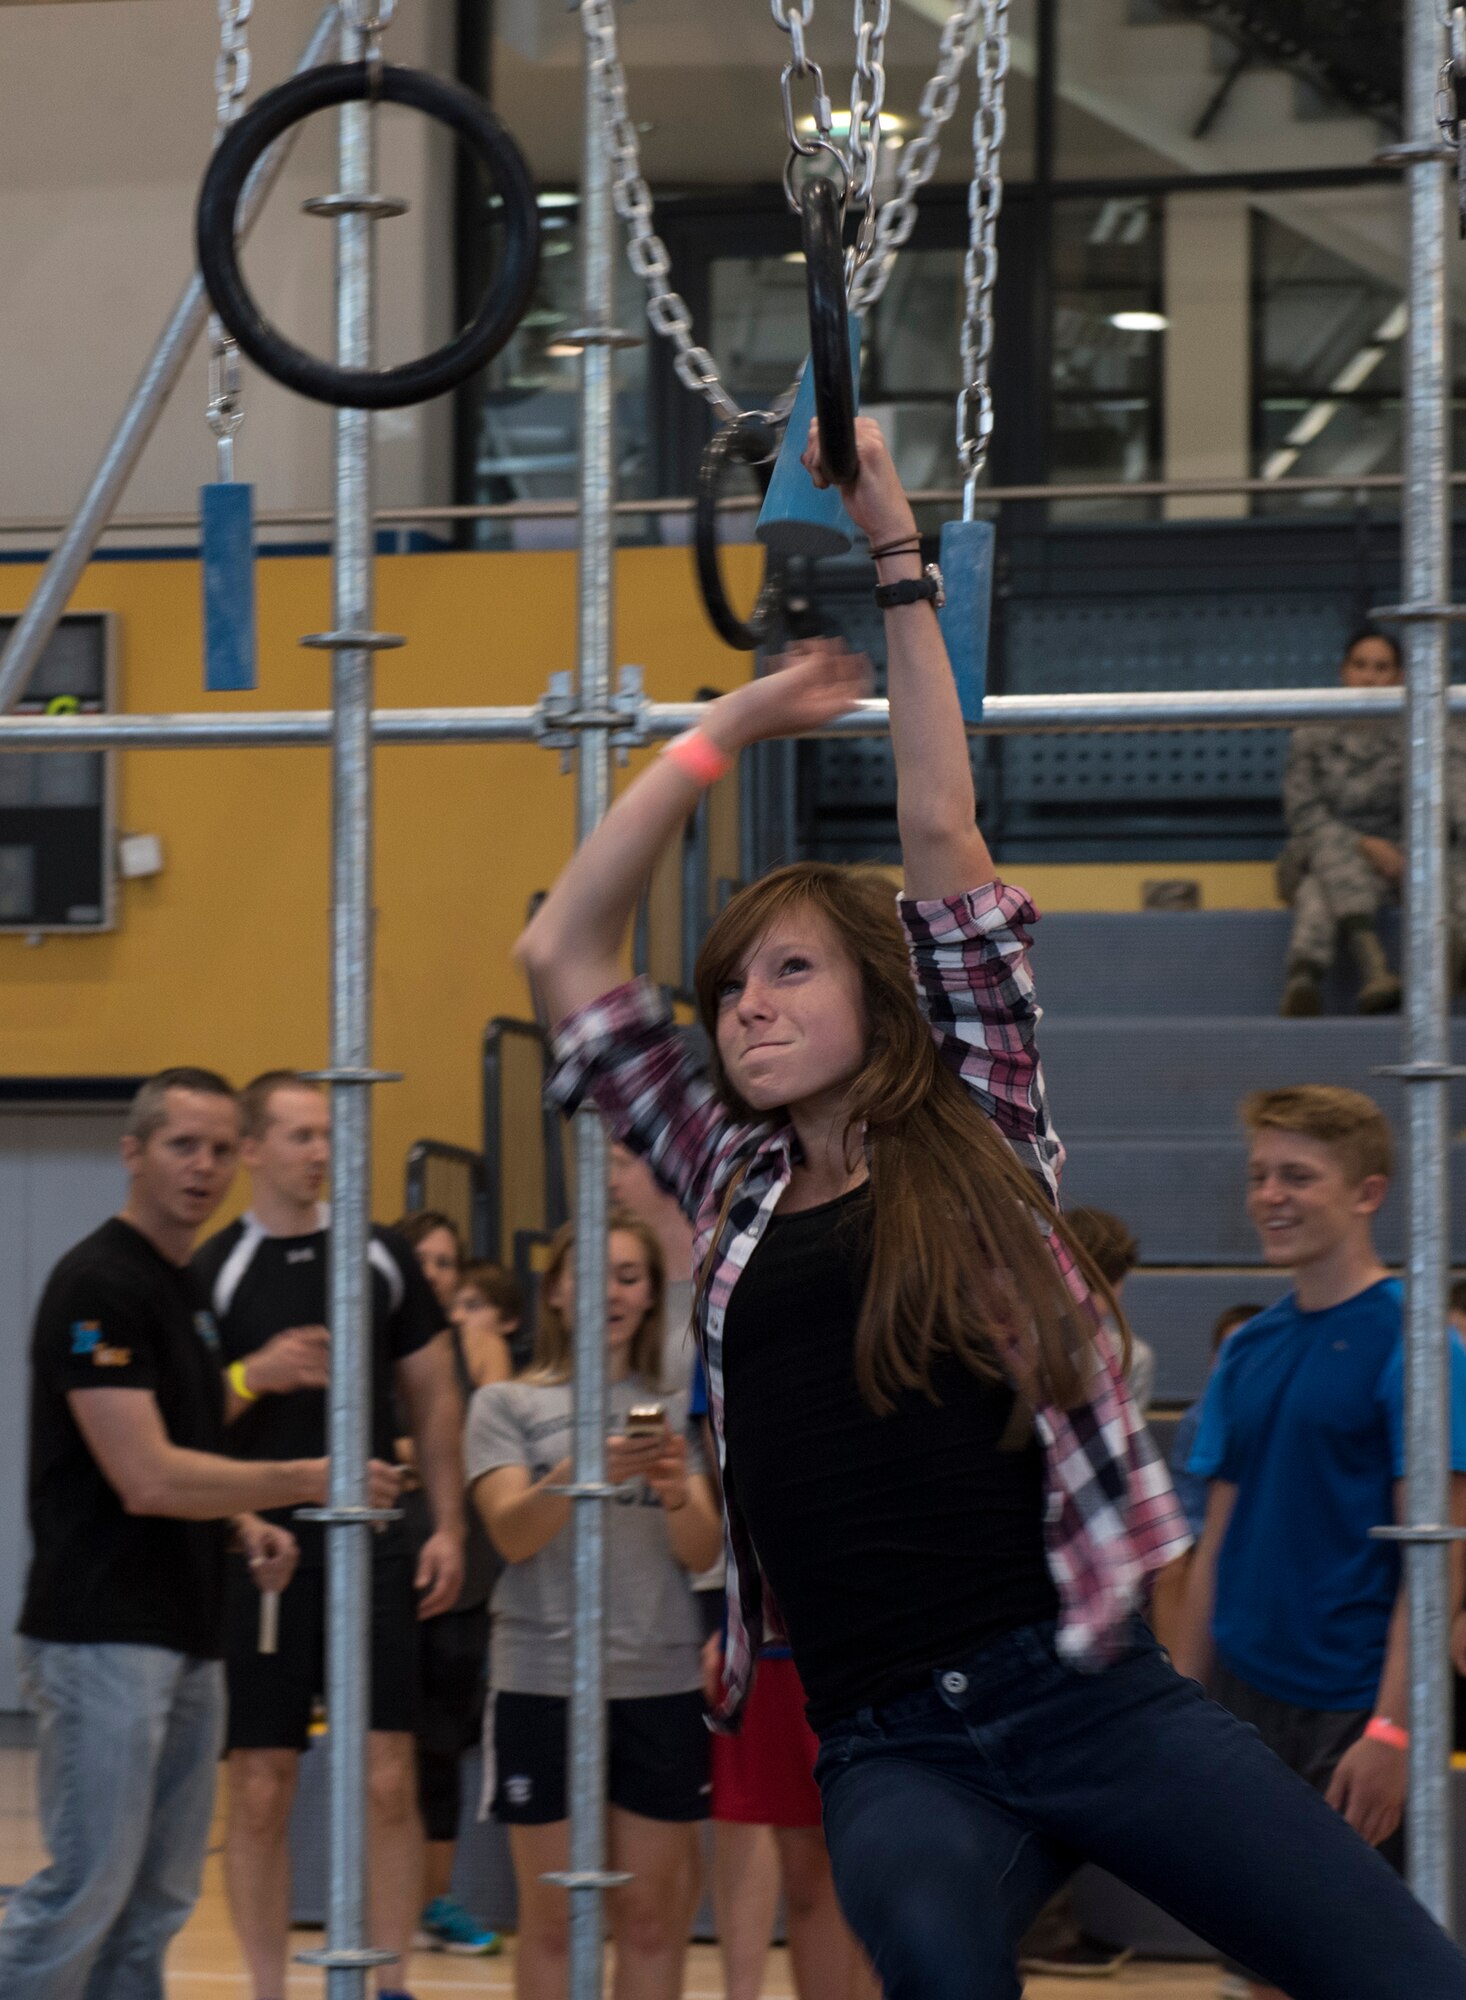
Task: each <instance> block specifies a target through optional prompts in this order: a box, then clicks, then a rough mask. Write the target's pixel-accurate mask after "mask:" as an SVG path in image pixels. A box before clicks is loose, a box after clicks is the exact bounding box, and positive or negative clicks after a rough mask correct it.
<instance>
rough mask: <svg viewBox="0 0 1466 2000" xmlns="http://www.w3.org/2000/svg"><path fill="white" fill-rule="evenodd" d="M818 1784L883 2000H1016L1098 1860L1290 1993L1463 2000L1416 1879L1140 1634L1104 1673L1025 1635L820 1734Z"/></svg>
mask: <svg viewBox="0 0 1466 2000" xmlns="http://www.w3.org/2000/svg"><path fill="white" fill-rule="evenodd" d="M815 1776H816V1778H817V1779H818V1780H819V1785H820V1790H821V1792H822V1794H823V1796H824V1807H825V1837H826V1840H827V1842H828V1844H829V1849H830V1862H831V1866H832V1868H833V1871H834V1877H835V1887H836V1890H837V1892H838V1894H839V1897H840V1902H841V1905H842V1907H843V1908H844V1911H845V1915H846V1917H847V1919H848V1920H849V1923H850V1926H851V1929H852V1930H853V1931H854V1932H855V1934H856V1936H857V1937H858V1938H860V1940H861V1941H862V1943H863V1944H864V1945H865V1947H866V1949H867V1951H868V1952H869V1953H870V1956H871V1959H872V1961H873V1963H874V1965H875V1969H876V1972H877V1974H878V1975H879V1977H880V1980H881V1986H882V1991H883V1993H884V1994H885V2000H973V1996H974V1995H977V1994H981V1995H982V1996H983V2000H1018V1996H1019V1994H1020V1992H1021V1985H1020V1982H1019V1977H1018V1973H1017V1970H1016V1967H1015V1957H1016V1953H1017V1948H1018V1941H1019V1939H1020V1938H1021V1937H1022V1936H1023V1934H1024V1932H1025V1930H1026V1929H1027V1927H1028V1925H1029V1924H1030V1923H1031V1922H1032V1921H1033V1918H1034V1917H1035V1916H1036V1914H1037V1913H1038V1911H1039V1910H1040V1909H1041V1908H1042V1906H1043V1904H1044V1903H1045V1902H1046V1901H1047V1899H1048V1898H1049V1897H1050V1896H1051V1895H1052V1894H1053V1892H1054V1890H1055V1889H1056V1888H1057V1887H1058V1886H1059V1884H1060V1883H1061V1882H1062V1881H1063V1880H1064V1879H1065V1878H1066V1876H1067V1875H1068V1874H1069V1873H1070V1872H1071V1870H1072V1869H1073V1868H1074V1867H1075V1866H1076V1865H1077V1863H1078V1862H1079V1861H1081V1860H1086V1859H1087V1860H1093V1861H1097V1862H1098V1863H1099V1864H1100V1865H1101V1866H1102V1867H1104V1868H1107V1869H1109V1871H1110V1872H1111V1873H1112V1874H1114V1875H1117V1876H1119V1877H1120V1879H1121V1880H1122V1881H1125V1882H1128V1883H1129V1884H1130V1885H1131V1887H1132V1888H1135V1889H1137V1890H1139V1891H1140V1893H1141V1894H1142V1895H1145V1896H1148V1897H1149V1898H1150V1899H1151V1900H1152V1901H1153V1902H1156V1903H1158V1904H1160V1906H1161V1907H1162V1908H1163V1909H1166V1910H1168V1911H1170V1913H1171V1914H1172V1915H1173V1916H1174V1917H1177V1918H1179V1920H1180V1921H1181V1922H1182V1923H1184V1924H1186V1925H1187V1926H1188V1928H1190V1929H1191V1930H1193V1931H1195V1932H1197V1933H1198V1935H1200V1936H1201V1937H1204V1938H1206V1939H1207V1940H1208V1941H1209V1942H1210V1943H1211V1944H1213V1945H1215V1946H1216V1947H1217V1949H1218V1950H1219V1951H1222V1952H1225V1953H1226V1954H1227V1956H1228V1957H1230V1958H1234V1959H1236V1960H1239V1961H1240V1962H1241V1963H1243V1964H1245V1965H1247V1966H1248V1967H1250V1968H1252V1969H1253V1970H1254V1971H1255V1973H1256V1975H1257V1976H1258V1977H1259V1978H1260V1979H1262V1980H1264V1981H1266V1982H1267V1983H1269V1984H1271V1985H1274V1986H1277V1987H1280V1988H1281V1989H1282V1990H1283V1991H1284V1992H1286V1993H1288V1994H1290V1995H1291V1996H1292V2000H1400V1996H1401V1995H1404V1994H1409V1995H1410V1996H1411V2000H1466V1958H1463V1957H1462V1956H1461V1954H1460V1953H1459V1952H1458V1951H1457V1949H1456V1947H1455V1946H1454V1945H1453V1944H1452V1943H1451V1941H1450V1939H1449V1938H1448V1937H1447V1936H1446V1934H1445V1932H1444V1931H1443V1930H1441V1929H1440V1927H1439V1926H1438V1925H1437V1924H1436V1923H1435V1922H1434V1920H1433V1919H1432V1918H1431V1917H1429V1916H1427V1914H1426V1912H1425V1911H1424V1909H1423V1908H1422V1907H1421V1905H1420V1904H1419V1903H1417V1902H1416V1901H1415V1899H1414V1898H1413V1897H1412V1896H1411V1894H1410V1892H1409V1890H1408V1889H1406V1887H1405V1885H1404V1884H1403V1882H1401V1880H1400V1878H1399V1876H1398V1875H1396V1874H1395V1872H1394V1871H1393V1870H1392V1869H1391V1868H1390V1867H1389V1865H1388V1864H1387V1863H1386V1862H1385V1861H1383V1860H1381V1858H1380V1856H1379V1855H1378V1854H1376V1853H1375V1852H1374V1851H1373V1849H1371V1848H1369V1847H1367V1846H1366V1845H1365V1843H1364V1842H1363V1841H1362V1840H1361V1839H1360V1838H1359V1836H1358V1834H1356V1833H1355V1832H1353V1830H1352V1829H1351V1828H1350V1827H1349V1826H1348V1824H1347V1823H1346V1822H1345V1821H1344V1820H1343V1819H1342V1818H1341V1817H1340V1816H1339V1814H1338V1813H1336V1812H1334V1811H1332V1810H1331V1809H1330V1808H1329V1807H1328V1806H1326V1805H1325V1804H1324V1802H1323V1800H1322V1799H1321V1798H1320V1797H1319V1795H1318V1793H1317V1792H1316V1791H1314V1790H1313V1789H1312V1788H1311V1787H1310V1786H1309V1785H1307V1784H1306V1783H1305V1782H1304V1781H1303V1779H1302V1778H1300V1777H1297V1776H1296V1775H1295V1774H1294V1773H1293V1772H1292V1771H1290V1770H1289V1769H1288V1768H1287V1766H1286V1765H1285V1764H1284V1763H1283V1762H1282V1760H1281V1759H1280V1758H1278V1757H1275V1756H1274V1755H1273V1753H1272V1752H1271V1751H1270V1750H1268V1749H1266V1748H1265V1747H1264V1745H1263V1743H1262V1741H1261V1739H1260V1738H1259V1736H1258V1735H1257V1732H1256V1731H1255V1730H1254V1729H1251V1728H1249V1727H1248V1726H1247V1725H1246V1724H1244V1723H1241V1722H1238V1721H1237V1720H1236V1718H1235V1717H1234V1716H1231V1715H1229V1714H1228V1713H1227V1712H1226V1710H1225V1709H1222V1708H1219V1707H1218V1706H1217V1705H1216V1703H1215V1702H1210V1701H1208V1700H1207V1699H1206V1697H1205V1695H1204V1694H1203V1693H1202V1691H1201V1689H1200V1688H1199V1687H1198V1686H1197V1685H1196V1683H1195V1682H1194V1681H1188V1680H1183V1679H1182V1678H1181V1676H1180V1675H1179V1674H1177V1673H1176V1671H1175V1669H1174V1668H1173V1667H1172V1666H1171V1664H1170V1662H1169V1660H1168V1659H1167V1657H1166V1655H1165V1654H1164V1653H1163V1652H1162V1650H1161V1648H1160V1647H1159V1646H1158V1645H1157V1644H1156V1642H1155V1640H1154V1639H1153V1638H1151V1636H1150V1634H1149V1633H1148V1632H1147V1631H1146V1630H1145V1629H1144V1627H1142V1626H1140V1625H1139V1623H1138V1622H1137V1624H1136V1625H1135V1627H1134V1630H1133V1632H1132V1635H1131V1639H1130V1644H1129V1648H1128V1650H1127V1651H1126V1652H1125V1653H1124V1654H1123V1655H1122V1656H1121V1657H1120V1658H1119V1659H1118V1660H1117V1661H1116V1662H1115V1663H1114V1664H1113V1665H1111V1666H1109V1667H1107V1668H1105V1669H1103V1670H1102V1671H1100V1672H1096V1673H1085V1672H1081V1671H1079V1670H1078V1669H1077V1668H1074V1667H1071V1666H1069V1665H1068V1664H1066V1663H1065V1662H1064V1661H1063V1660H1061V1659H1060V1658H1059V1656H1058V1654H1057V1652H1056V1650H1055V1644H1054V1628H1053V1626H1052V1625H1034V1626H1028V1627H1026V1628H1024V1629H1023V1630H1021V1631H1018V1632H1012V1633H1009V1634H1008V1635H1007V1636H1006V1637H1005V1638H1003V1639H1000V1640H998V1641H997V1642H996V1643H995V1644H994V1645H992V1646H990V1647H988V1648H986V1649H984V1650H983V1651H982V1652H981V1653H979V1654H977V1655H976V1657H975V1658H973V1659H970V1660H964V1661H961V1662H957V1663H954V1665H953V1666H952V1667H951V1668H949V1669H947V1670H946V1671H944V1672H940V1673H934V1674H933V1675H932V1679H931V1683H930V1685H929V1686H928V1687H926V1688H924V1689H922V1690H921V1691H920V1692H918V1693H915V1694H911V1695H904V1696H902V1697H900V1698H899V1699H897V1700H895V1701H892V1702H889V1703H887V1704H886V1705H885V1706H884V1707H881V1708H877V1709H862V1710H861V1711H860V1712H859V1713H858V1714H856V1715H854V1716H852V1717H850V1718H848V1719H847V1720H843V1721H841V1722H839V1723H837V1724H835V1725H834V1726H833V1727H831V1728H829V1729H827V1730H825V1731H824V1732H823V1733H822V1736H821V1748H820V1754H819V1759H818V1762H817V1764H816V1766H815Z"/></svg>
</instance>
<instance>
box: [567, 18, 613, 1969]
mask: <svg viewBox="0 0 1466 2000" xmlns="http://www.w3.org/2000/svg"><path fill="white" fill-rule="evenodd" d="M583 144H584V156H583V165H582V168H581V182H580V256H581V314H582V324H581V327H580V329H579V332H578V333H577V334H576V335H574V336H572V337H573V338H575V339H578V340H579V341H580V342H581V343H582V346H581V357H580V572H579V593H580V618H579V676H578V693H579V706H580V710H581V713H582V714H584V715H588V714H592V713H600V714H605V713H606V712H607V710H608V708H609V704H610V700H611V644H612V633H613V629H614V612H615V600H614V594H613V593H614V586H615V560H616V524H615V517H614V515H613V513H612V507H613V504H614V502H615V498H616V493H615V481H616V459H615V449H614V423H615V405H614V400H613V398H614V382H613V379H612V370H613V367H614V363H615V345H614V341H615V337H616V336H615V332H614V328H613V327H612V323H611V318H612V309H613V305H614V299H615V285H614V265H613V261H612V260H613V257H614V253H615V217H614V215H613V212H612V208H611V167H610V144H609V137H608V133H607V130H606V118H605V112H604V108H603V104H602V98H601V89H600V79H599V76H598V73H597V71H596V68H595V65H594V63H593V61H592V59H591V44H590V42H589V40H588V39H587V40H586V42H585V131H584V140H583ZM610 802H611V733H610V730H609V729H608V728H605V727H599V728H597V727H591V728H584V729H582V730H581V731H580V732H579V735H578V740H577V752H576V788H575V833H576V839H577V840H584V839H586V837H587V836H588V835H589V834H590V833H592V832H593V831H594V830H595V827H596V825H597V824H598V822H599V821H600V820H601V818H602V817H603V816H604V814H605V811H606V808H607V806H608V805H609V804H610ZM606 1167H607V1157H606V1133H605V1128H604V1126H603V1125H602V1124H601V1121H600V1118H599V1116H598V1115H597V1113H596V1112H595V1111H593V1110H591V1109H589V1108H587V1109H585V1110H583V1111H581V1112H580V1113H578V1114H577V1117H576V1121H575V1172H576V1186H575V1478H574V1486H573V1492H574V1496H575V1497H574V1502H573V1515H572V1522H571V1537H572V1542H571V1560H572V1563H573V1565H574V1593H575V1594H574V1603H575V1621H574V1627H575V1632H574V1653H573V1664H572V1677H571V1689H570V1712H569V1729H570V1743H569V1765H570V1870H569V1874H568V1877H567V1878H566V1884H567V1887H568V1891H569V1896H570V1994H571V2000H600V1996H601V1988H602V1962H603V1955H604V1952H603V1938H604V1903H603V1896H604V1891H605V1890H606V1889H607V1888H608V1887H610V1886H611V1884H612V1882H613V1880H614V1879H615V1878H613V1877H612V1876H610V1875H608V1873H607V1870H606V1833H605V1824H606V1650H605V1620H606V1516H605V1501H606V1498H607V1497H608V1496H607V1491H606V1486H605V1477H606V1430H607V1397H606V1331H605V1299H606V1216H607V1191H606Z"/></svg>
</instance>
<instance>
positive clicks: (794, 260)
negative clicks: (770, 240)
mask: <svg viewBox="0 0 1466 2000" xmlns="http://www.w3.org/2000/svg"><path fill="white" fill-rule="evenodd" d="M779 262H780V263H781V264H802V263H803V262H804V252H803V251H802V250H786V251H785V252H784V254H783V256H782V257H781V258H780V259H779Z"/></svg>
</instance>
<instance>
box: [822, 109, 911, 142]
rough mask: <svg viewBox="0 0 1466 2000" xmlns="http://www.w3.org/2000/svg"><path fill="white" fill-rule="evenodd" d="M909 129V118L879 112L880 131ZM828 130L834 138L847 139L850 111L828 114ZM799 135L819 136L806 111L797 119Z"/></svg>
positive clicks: (894, 113) (903, 130) (892, 131)
mask: <svg viewBox="0 0 1466 2000" xmlns="http://www.w3.org/2000/svg"><path fill="white" fill-rule="evenodd" d="M910 130H911V120H910V119H909V118H902V117H901V116H900V115H899V114H898V113H897V112H894V111H883V112H882V113H881V131H882V133H884V134H895V133H898V132H909V131H910ZM830 131H831V133H832V135H833V136H834V137H835V138H836V139H848V138H849V136H850V113H849V112H848V111H835V112H832V113H831V116H830ZM799 136H800V137H801V138H802V139H812V138H817V137H818V136H819V127H818V125H816V124H815V122H814V119H813V118H812V117H810V115H809V114H808V113H807V112H806V114H805V115H804V117H803V118H801V119H800V121H799Z"/></svg>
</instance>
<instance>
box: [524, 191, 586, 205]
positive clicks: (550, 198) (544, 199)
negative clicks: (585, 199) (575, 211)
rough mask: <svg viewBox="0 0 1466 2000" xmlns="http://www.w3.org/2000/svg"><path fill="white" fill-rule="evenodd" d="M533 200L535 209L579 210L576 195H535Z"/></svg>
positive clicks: (578, 200)
mask: <svg viewBox="0 0 1466 2000" xmlns="http://www.w3.org/2000/svg"><path fill="white" fill-rule="evenodd" d="M534 199H535V207H536V208H579V206H580V196H579V195H578V194H537V195H536V196H535V198H534Z"/></svg>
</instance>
